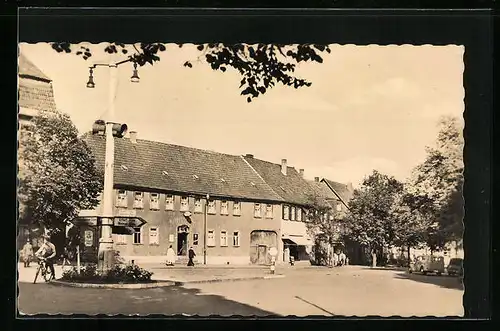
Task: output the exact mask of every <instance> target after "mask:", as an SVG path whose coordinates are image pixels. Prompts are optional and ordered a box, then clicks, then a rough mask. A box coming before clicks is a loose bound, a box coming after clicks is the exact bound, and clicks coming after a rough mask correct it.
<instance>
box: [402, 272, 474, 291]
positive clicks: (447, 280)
mask: <svg viewBox="0 0 500 331" xmlns="http://www.w3.org/2000/svg"><path fill="white" fill-rule="evenodd" d="M395 276H396V278H398V279H409V280H413V281H416V282H421V283H426V284H434V285H437V286H440V287H444V288H449V289H454V290H463V289H464V286H463V283H462V281H461V280H460V278H458V277H451V276H437V275H425V276H424V275H421V274H415V273H413V274H409V273H398V274H396V275H395Z"/></svg>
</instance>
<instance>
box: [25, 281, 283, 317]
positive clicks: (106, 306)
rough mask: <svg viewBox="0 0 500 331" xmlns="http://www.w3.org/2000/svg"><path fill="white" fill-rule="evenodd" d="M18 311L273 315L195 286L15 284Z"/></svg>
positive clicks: (31, 313) (47, 312) (44, 312)
mask: <svg viewBox="0 0 500 331" xmlns="http://www.w3.org/2000/svg"><path fill="white" fill-rule="evenodd" d="M18 310H19V312H20V313H22V314H27V315H33V314H51V315H54V314H62V315H69V314H86V315H97V314H105V315H117V314H123V315H140V316H145V315H152V314H157V315H178V314H183V315H184V316H186V315H191V316H209V315H222V316H232V315H239V316H269V315H274V316H276V314H274V313H272V312H269V311H265V310H262V309H259V308H256V307H253V306H250V305H246V304H242V303H239V302H236V301H231V300H228V299H226V298H224V297H222V296H218V295H205V294H202V293H200V290H199V289H187V288H183V287H177V286H170V287H164V288H154V289H138V290H137V289H136V290H128V289H93V288H71V287H61V286H53V285H50V284H28V283H19V296H18Z"/></svg>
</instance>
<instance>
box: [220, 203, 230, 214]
mask: <svg viewBox="0 0 500 331" xmlns="http://www.w3.org/2000/svg"><path fill="white" fill-rule="evenodd" d="M220 214H221V215H228V214H229V210H228V206H227V201H221V202H220Z"/></svg>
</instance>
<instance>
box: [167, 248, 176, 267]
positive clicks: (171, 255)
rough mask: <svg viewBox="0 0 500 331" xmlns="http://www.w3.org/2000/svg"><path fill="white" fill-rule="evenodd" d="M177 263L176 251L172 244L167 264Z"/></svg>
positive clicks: (168, 251)
mask: <svg viewBox="0 0 500 331" xmlns="http://www.w3.org/2000/svg"><path fill="white" fill-rule="evenodd" d="M174 263H175V252H174V249H173V248H172V245H170V247H169V248H168V249H167V265H168V266H173V265H174Z"/></svg>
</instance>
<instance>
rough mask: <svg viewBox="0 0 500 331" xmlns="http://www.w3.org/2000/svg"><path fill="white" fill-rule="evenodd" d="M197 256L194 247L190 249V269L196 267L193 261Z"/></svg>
mask: <svg viewBox="0 0 500 331" xmlns="http://www.w3.org/2000/svg"><path fill="white" fill-rule="evenodd" d="M195 256H196V253H195V252H194V250H193V247H191V248H190V249H189V252H188V257H189V261H188V267H194V262H193V259H194V257H195Z"/></svg>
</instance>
